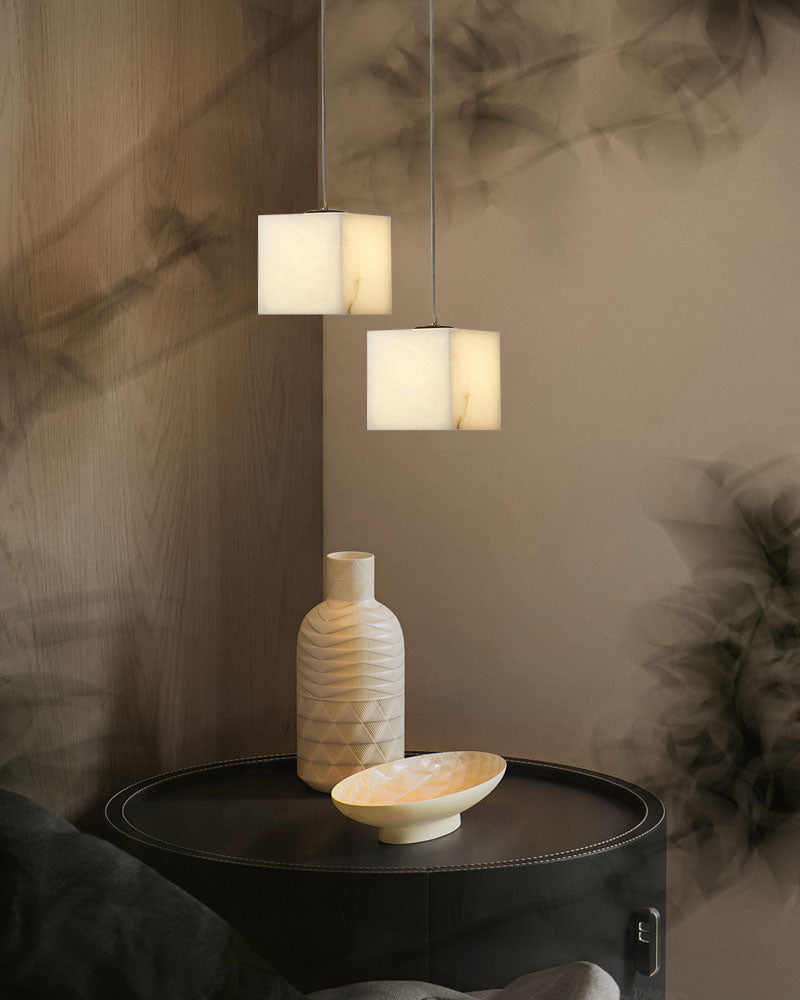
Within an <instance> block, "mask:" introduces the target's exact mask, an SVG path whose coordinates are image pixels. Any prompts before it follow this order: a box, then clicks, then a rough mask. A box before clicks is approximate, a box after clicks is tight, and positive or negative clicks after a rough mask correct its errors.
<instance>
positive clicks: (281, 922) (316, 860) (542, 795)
mask: <svg viewBox="0 0 800 1000" xmlns="http://www.w3.org/2000/svg"><path fill="white" fill-rule="evenodd" d="M106 817H107V820H108V822H109V824H110V825H111V827H112V828H113V830H114V831H115V834H116V838H117V839H118V840H119V841H120V842H121V844H122V846H123V847H125V848H126V849H127V850H129V851H130V852H131V853H133V854H135V855H137V856H138V857H140V858H141V859H142V860H144V861H146V862H147V863H148V864H150V865H152V866H153V867H154V868H156V869H157V870H158V871H160V872H161V873H162V874H163V875H165V876H166V877H167V878H169V879H171V880H172V881H173V882H176V883H177V884H178V885H181V886H183V887H184V888H185V889H187V890H188V891H189V892H190V893H192V894H193V895H194V896H196V897H197V898H198V899H200V900H202V901H203V902H205V903H206V904H207V905H208V906H210V907H211V908H212V909H214V910H216V912H218V913H219V914H220V915H221V916H223V917H224V918H225V919H226V920H228V921H229V922H230V923H231V924H233V925H234V926H235V927H237V928H238V929H239V930H240V931H242V933H243V934H244V935H245V936H246V937H247V938H248V939H249V941H250V943H251V944H252V945H253V947H254V948H255V949H256V950H257V951H259V952H260V953H261V954H262V955H264V957H265V958H268V959H269V960H270V961H271V962H272V963H273V965H274V966H275V967H276V968H277V969H279V970H280V972H282V973H283V975H284V976H286V978H287V979H288V980H289V981H290V982H291V983H293V985H294V986H296V987H297V988H298V989H299V990H301V991H303V992H309V991H311V990H316V989H323V988H326V987H331V986H338V985H342V984H345V983H351V982H363V981H366V980H373V979H418V980H424V981H427V982H433V983H438V984H440V985H442V986H448V987H451V988H453V989H460V990H479V989H486V988H491V987H502V986H505V985H506V984H507V983H509V982H510V981H511V980H512V979H514V978H516V977H517V976H519V975H522V974H523V973H526V972H533V971H536V970H537V969H543V968H548V967H550V966H553V965H558V964H561V963H563V962H571V961H579V960H583V961H591V962H596V963H597V964H598V965H600V966H602V967H603V968H604V969H606V970H607V971H608V972H610V973H611V975H612V976H614V978H615V979H616V980H617V982H618V983H619V986H620V988H621V990H622V993H623V995H625V994H632V993H633V992H634V989H635V988H636V987H639V988H641V989H642V990H643V991H644V992H645V995H647V996H648V997H662V996H663V995H664V989H665V986H664V983H665V972H664V929H665V928H664V923H663V917H662V915H663V913H664V904H665V898H664V897H665V877H666V823H665V815H664V807H663V805H662V803H661V802H660V800H659V799H658V798H656V796H654V795H652V794H651V793H650V792H648V791H646V790H645V789H643V788H640V787H638V786H636V785H632V784H630V783H628V782H625V781H622V780H620V779H617V778H613V777H610V776H608V775H603V774H598V773H596V772H592V771H585V770H582V769H579V768H573V767H566V766H562V765H559V764H551V763H546V762H543V761H532V760H523V759H517V758H508V770H507V772H506V776H505V777H504V779H503V780H502V781H501V782H500V784H499V785H498V787H497V788H496V789H495V790H494V791H493V792H492V793H491V795H489V796H488V798H486V799H485V800H484V801H483V802H481V803H479V804H478V805H476V806H474V807H473V808H472V809H470V810H469V811H468V812H466V813H465V814H464V816H463V822H462V825H461V827H460V828H459V829H458V830H456V831H455V832H454V833H451V834H449V835H448V836H446V837H441V838H439V839H438V840H431V841H427V842H425V843H421V844H408V845H402V846H398V845H388V844H381V843H379V842H378V839H377V834H376V831H375V829H373V828H371V827H365V826H362V825H361V824H358V823H354V822H352V821H351V820H348V819H346V818H345V817H344V816H343V815H341V814H340V813H339V812H338V811H337V810H336V809H335V808H334V806H333V803H332V802H331V800H330V797H329V796H328V795H323V794H321V793H319V792H315V791H312V790H311V789H310V788H308V787H306V785H304V784H303V782H301V781H300V779H299V778H298V777H297V774H296V761H295V757H294V756H293V755H280V756H270V757H252V758H247V759H243V760H232V761H223V762H221V763H216V764H210V765H204V766H199V767H191V768H187V769H185V770H181V771H174V772H172V773H170V774H164V775H160V776H158V777H155V778H150V779H147V780H146V781H140V782H138V783H137V784H135V785H131V786H130V787H129V788H126V789H123V790H122V791H120V792H118V793H117V794H116V795H115V796H114V797H113V798H112V799H111V800H110V801H109V803H108V805H107V806H106ZM647 991H649V992H647Z"/></svg>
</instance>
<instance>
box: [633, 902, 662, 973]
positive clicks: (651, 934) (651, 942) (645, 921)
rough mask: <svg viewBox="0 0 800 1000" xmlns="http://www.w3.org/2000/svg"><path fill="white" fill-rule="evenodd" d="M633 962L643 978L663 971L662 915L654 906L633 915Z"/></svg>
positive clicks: (644, 908)
mask: <svg viewBox="0 0 800 1000" xmlns="http://www.w3.org/2000/svg"><path fill="white" fill-rule="evenodd" d="M633 962H634V965H635V967H636V971H637V972H640V973H641V974H642V975H643V976H655V975H656V973H658V972H660V971H661V914H660V913H659V912H658V910H657V909H656V908H655V907H654V906H645V907H643V909H641V910H637V911H636V913H634V915H633Z"/></svg>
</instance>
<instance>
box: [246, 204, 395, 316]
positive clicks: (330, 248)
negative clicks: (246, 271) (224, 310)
mask: <svg viewBox="0 0 800 1000" xmlns="http://www.w3.org/2000/svg"><path fill="white" fill-rule="evenodd" d="M391 226H392V220H391V219H390V218H389V217H388V216H385V215H357V214H355V213H351V212H334V211H325V212H306V213H304V214H299V215H259V217H258V311H259V313H261V314H265V313H270V314H281V315H287V314H292V313H294V314H303V315H324V316H327V315H335V314H340V313H375V314H377V313H390V312H391V311H392V230H391Z"/></svg>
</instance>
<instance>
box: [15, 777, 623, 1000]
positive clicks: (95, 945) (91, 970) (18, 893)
mask: <svg viewBox="0 0 800 1000" xmlns="http://www.w3.org/2000/svg"><path fill="white" fill-rule="evenodd" d="M312 996H313V998H314V1000H469V997H468V995H466V994H462V993H456V992H454V991H453V990H448V989H445V988H443V987H439V986H434V985H431V984H428V983H411V982H405V983H397V982H381V983H359V984H356V985H353V986H347V987H342V988H339V989H335V990H325V991H322V992H318V993H315V994H312ZM482 996H484V997H487V998H488V997H495V998H496V1000H618V997H619V990H618V989H617V986H616V984H615V983H614V981H613V979H611V977H610V976H608V975H607V974H606V973H605V972H603V971H602V970H601V969H598V968H597V967H596V966H593V965H589V964H587V963H582V962H579V963H574V964H572V965H567V966H562V967H560V968H558V969H550V970H546V971H544V972H536V973H532V974H531V975H528V976H522V977H521V978H520V979H517V980H515V982H513V983H511V984H510V985H509V986H508V987H507V988H506V989H504V990H502V991H500V992H490V993H488V994H487V993H484V994H482ZM0 997H3V998H8V1000H117V998H119V1000H301V994H300V993H298V992H297V990H295V989H294V987H292V986H291V984H290V983H288V982H287V981H286V980H285V979H284V978H283V976H281V975H280V973H279V972H278V971H277V970H276V969H274V968H273V967H272V966H271V965H270V964H269V962H268V961H267V960H266V959H265V958H264V957H262V956H260V955H256V954H255V953H254V952H253V951H252V950H251V949H250V948H249V947H248V945H247V944H246V942H245V941H244V940H243V939H242V938H241V937H240V936H239V935H238V934H237V933H236V931H234V929H233V928H232V927H230V926H229V925H228V924H227V923H225V921H224V920H222V919H221V918H220V917H219V916H217V914H215V913H213V912H212V911H211V910H209V909H208V908H207V907H206V906H204V905H203V904H202V903H200V902H198V901H197V900H196V899H194V898H193V897H192V896H190V895H189V894H188V893H186V892H184V891H183V890H182V889H179V888H178V887H177V886H175V885H173V884H172V883H171V882H169V881H167V880H166V879H164V878H163V877H162V876H160V875H159V874H158V873H157V872H155V871H153V869H151V868H148V867H147V866H146V865H144V864H142V863H141V862H140V861H138V860H137V859H136V858H133V857H131V856H130V855H129V854H126V853H125V852H124V851H121V850H119V849H117V848H116V847H114V846H113V845H112V844H110V843H107V842H106V841H104V840H100V839H98V838H96V837H92V836H89V835H88V834H84V833H81V832H79V831H78V830H76V829H75V828H74V827H73V826H71V825H70V824H69V823H67V822H66V821H65V820H63V819H61V818H59V817H58V816H54V815H53V814H52V813H50V812H48V811H47V810H46V809H43V808H42V807H41V806H38V805H36V804H35V803H34V802H31V801H30V800H29V799H26V798H24V797H23V796H21V795H16V794H15V793H13V792H9V791H4V790H2V789H0Z"/></svg>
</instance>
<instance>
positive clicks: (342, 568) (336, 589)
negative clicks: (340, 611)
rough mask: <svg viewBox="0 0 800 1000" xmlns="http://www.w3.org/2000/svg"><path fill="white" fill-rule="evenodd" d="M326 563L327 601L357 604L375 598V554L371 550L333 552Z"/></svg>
mask: <svg viewBox="0 0 800 1000" xmlns="http://www.w3.org/2000/svg"><path fill="white" fill-rule="evenodd" d="M325 564H326V568H327V573H326V584H325V600H326V601H344V602H346V603H348V604H350V603H353V604H356V603H361V602H363V601H374V600H375V556H374V555H372V553H371V552H331V553H330V554H329V555H328V556H327V557H326V559H325Z"/></svg>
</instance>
